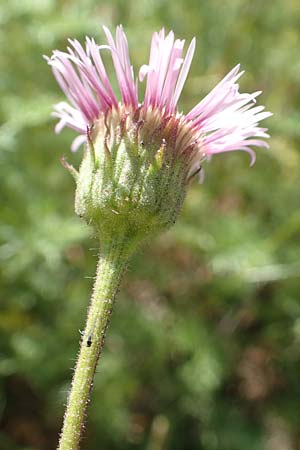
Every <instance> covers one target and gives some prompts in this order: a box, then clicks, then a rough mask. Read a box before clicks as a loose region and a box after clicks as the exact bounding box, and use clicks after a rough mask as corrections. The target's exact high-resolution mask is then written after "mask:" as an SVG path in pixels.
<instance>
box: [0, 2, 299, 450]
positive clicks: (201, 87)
mask: <svg viewBox="0 0 300 450" xmlns="http://www.w3.org/2000/svg"><path fill="white" fill-rule="evenodd" d="M119 23H122V24H123V25H124V27H125V30H126V32H127V36H128V40H129V45H130V50H131V57H132V60H133V63H134V66H135V68H136V69H137V67H138V66H139V65H141V64H143V63H144V62H146V61H147V59H148V52H149V42H150V38H151V34H152V32H153V31H154V30H157V29H159V28H160V27H162V26H165V27H166V29H167V30H170V29H173V30H174V31H175V33H176V35H177V36H178V37H180V38H186V39H187V40H190V39H191V38H192V37H193V36H196V37H197V49H196V56H195V58H194V62H193V65H192V69H191V74H190V76H189V79H188V82H187V84H186V87H185V90H184V93H183V96H182V99H181V103H180V108H182V109H183V110H184V111H188V109H189V108H190V107H192V106H193V105H194V104H195V103H196V102H198V101H199V100H200V99H201V98H202V97H203V96H204V95H205V94H207V93H208V92H209V90H210V89H211V88H212V87H213V86H214V85H215V84H216V83H217V81H218V80H219V79H220V78H221V77H222V76H223V75H225V73H227V72H228V71H229V70H230V69H231V68H232V67H233V66H234V65H235V64H236V63H237V62H241V63H242V67H243V68H244V69H245V70H246V74H245V75H244V76H243V77H242V79H241V81H240V84H241V90H242V91H244V92H245V91H246V92H253V91H256V90H263V91H264V93H263V95H262V96H261V97H260V98H259V102H260V103H262V104H266V105H267V109H268V110H271V111H273V112H274V117H273V118H271V119H269V120H268V121H266V122H265V124H266V125H267V126H268V127H269V128H270V132H271V134H272V138H271V140H270V145H271V150H270V151H265V150H260V151H259V152H258V153H257V163H256V165H255V166H254V167H253V168H251V169H250V168H249V157H248V156H247V155H246V154H244V153H235V154H227V155H220V156H217V157H214V158H213V160H212V161H211V163H209V164H206V167H205V170H206V179H205V183H204V184H203V185H199V184H198V183H197V182H195V183H194V184H193V186H192V187H191V189H190V191H189V193H188V196H187V200H186V202H185V207H184V211H183V213H182V215H181V217H180V219H179V221H178V222H177V224H176V226H175V227H174V228H173V229H172V230H170V231H169V232H168V233H166V234H164V235H163V236H161V237H160V238H158V239H156V240H155V241H153V242H151V243H150V244H148V245H146V246H145V248H144V249H143V251H140V252H139V253H138V254H137V255H136V256H135V258H134V259H133V261H132V264H131V266H130V268H129V270H128V273H127V275H126V279H125V281H124V283H123V286H122V290H121V293H120V296H119V298H118V301H117V305H116V308H115V311H114V314H113V318H112V321H111V326H110V328H109V332H108V336H107V342H106V347H105V351H104V354H103V357H102V359H101V362H100V365H99V369H98V373H97V375H96V379H95V387H94V392H93V397H92V403H91V406H90V410H89V418H88V424H87V433H86V437H85V438H84V440H83V445H82V447H83V449H85V450H100V449H101V450H121V449H122V450H253V449H255V450H294V449H299V448H300V280H299V275H300V258H299V255H300V233H299V231H300V208H299V206H300V195H299V191H300V189H299V188H300V181H299V173H300V172H299V168H300V3H299V0H265V1H263V2H262V1H261V0H251V1H248V0H223V1H218V0H203V1H201V2H200V1H198V0H172V1H170V0H140V1H139V2H137V1H136V0H127V1H126V2H125V1H124V0H113V1H101V0H97V1H96V0H84V1H83V0H82V1H66V0H65V1H58V0H56V1H55V0H43V1H42V0H23V1H19V0H10V2H9V3H8V2H7V3H6V2H2V3H1V5H0V29H1V31H0V43H1V52H0V61H1V87H0V88H1V104H0V109H1V119H0V120H1V123H2V125H1V128H0V146H1V150H0V175H1V183H0V192H1V194H0V196H1V216H0V217H1V218H0V296H1V299H0V301H1V310H0V448H1V450H52V449H54V448H55V446H56V442H57V435H58V432H59V429H60V426H61V420H62V415H63V410H64V404H65V401H66V395H67V391H68V387H69V383H70V379H71V375H72V369H71V368H72V367H73V365H74V358H75V356H76V352H77V349H78V343H79V339H80V334H79V330H80V329H82V328H83V325H84V321H85V314H86V308H87V304H88V300H89V295H90V292H91V284H92V279H91V277H92V276H93V275H94V272H95V265H96V254H97V248H96V247H97V242H96V241H95V240H94V239H93V238H92V236H91V232H90V230H89V229H88V227H87V226H85V225H84V224H83V223H82V222H81V221H80V220H79V219H78V218H77V217H75V215H74V212H73V197H74V183H73V180H72V179H71V177H70V176H69V174H68V173H67V172H66V171H65V170H64V169H63V168H62V166H61V164H60V157H61V156H62V155H63V154H66V155H67V156H68V159H69V161H70V162H71V163H73V164H74V165H78V164H79V161H80V154H81V152H80V151H79V152H78V153H77V154H75V155H72V154H71V153H70V152H69V147H70V144H71V140H72V138H73V137H74V134H73V133H72V132H71V131H68V130H65V131H64V132H63V133H62V134H61V135H59V136H56V135H55V134H54V132H53V127H54V121H53V120H52V119H51V118H50V112H51V109H52V104H53V103H55V102H57V101H61V100H62V99H63V94H62V93H61V92H60V90H59V88H58V86H57V85H56V82H55V80H54V79H53V76H52V73H51V71H50V69H49V67H48V66H47V65H46V63H45V61H44V60H43V59H42V54H47V55H50V53H51V50H52V49H54V48H59V49H62V50H63V49H65V48H66V45H67V38H68V37H76V38H78V39H79V40H80V41H81V42H82V41H83V40H84V36H85V35H86V34H87V35H90V36H94V37H95V38H96V39H97V40H98V42H100V43H101V42H103V41H104V36H103V33H102V31H101V25H103V24H105V25H107V26H109V27H111V28H114V27H115V25H117V24H119Z"/></svg>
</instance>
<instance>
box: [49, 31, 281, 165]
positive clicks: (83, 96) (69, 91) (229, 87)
mask: <svg viewBox="0 0 300 450" xmlns="http://www.w3.org/2000/svg"><path fill="white" fill-rule="evenodd" d="M104 32H105V34H106V38H107V45H100V46H99V45H97V44H96V42H95V41H94V39H90V38H88V37H87V38H86V45H85V49H84V48H83V47H82V46H81V44H80V43H79V42H78V41H76V40H71V39H70V40H69V43H70V47H68V52H67V53H65V52H61V51H58V50H55V51H54V52H53V55H52V57H51V58H48V57H46V59H47V61H48V64H49V65H50V66H51V67H52V70H53V73H54V76H55V78H56V80H57V82H58V83H59V85H60V87H61V88H62V90H63V92H64V93H65V95H66V97H67V98H68V100H69V103H66V102H61V103H58V104H57V105H55V112H54V113H53V115H54V116H55V117H57V118H59V122H58V124H57V125H56V132H60V131H61V130H62V128H64V127H65V126H68V127H70V128H72V129H74V130H75V131H77V132H78V133H79V137H77V138H76V140H75V141H74V142H73V146H72V148H73V150H76V149H77V148H78V146H79V145H80V144H81V143H83V142H85V141H86V131H87V127H91V126H92V125H93V124H94V123H95V122H96V121H97V120H98V118H99V116H100V115H101V114H104V115H107V114H109V113H110V111H112V110H113V109H116V110H119V109H121V110H122V112H123V114H128V113H129V114H132V116H134V115H135V117H136V121H138V120H141V118H143V120H144V118H145V116H149V110H151V111H154V113H156V110H157V111H158V112H159V114H160V116H161V118H162V119H164V120H166V119H167V118H168V117H171V116H172V117H173V118H174V117H177V118H178V119H179V120H180V121H181V123H185V124H186V125H187V126H188V127H189V128H190V135H191V141H194V142H196V141H197V142H198V144H199V145H198V146H197V150H198V155H199V156H200V158H201V159H202V158H203V157H205V156H209V155H212V154H215V153H221V152H226V151H232V150H246V151H248V152H249V153H251V156H252V162H254V158H255V155H254V152H253V150H251V147H268V145H267V143H266V142H265V141H263V140H262V138H267V137H269V136H268V135H267V133H266V131H267V130H266V128H261V127H259V125H258V124H259V122H260V121H261V120H263V119H265V118H267V117H269V116H271V115H272V114H271V113H269V112H265V111H264V106H254V105H255V103H256V97H258V95H260V94H261V92H254V93H253V94H241V93H240V92H239V85H238V84H237V81H238V79H239V78H240V77H241V76H242V75H243V73H244V72H240V65H237V66H236V67H234V68H233V69H232V70H231V71H230V72H229V73H228V74H227V75H226V76H225V78H224V79H223V80H222V81H221V82H220V83H219V84H218V85H217V86H216V87H215V88H214V89H213V90H212V91H211V92H210V93H209V94H208V95H207V96H206V97H205V98H204V99H203V100H201V101H200V102H199V103H198V104H197V105H196V106H195V107H194V108H193V109H192V110H191V111H190V112H188V114H186V115H183V114H179V113H178V110H177V104H178V100H179V97H180V94H181V92H182V89H183V87H184V84H185V81H186V78H187V75H188V72H189V69H190V66H191V62H192V59H193V56H194V51H195V38H194V39H193V40H192V42H191V43H190V45H189V47H188V50H187V52H186V54H185V56H183V49H184V44H185V41H184V40H180V39H175V37H174V33H173V32H172V31H171V32H170V33H169V34H167V35H165V31H164V29H162V30H161V31H160V32H158V33H157V32H155V33H154V34H153V36H152V41H151V48H150V58H149V63H148V64H147V65H143V66H142V67H141V68H140V70H139V81H140V82H143V80H144V79H145V78H146V79H147V82H146V91H145V98H144V100H143V101H142V102H139V100H138V80H137V79H135V77H134V72H133V67H132V65H131V62H130V56H129V50H128V43H127V39H126V35H125V33H124V31H123V28H122V26H119V27H117V31H116V38H115V40H114V39H113V36H112V35H111V33H110V31H109V30H108V29H107V28H106V27H104ZM104 51H109V52H110V54H111V58H112V61H113V64H114V68H115V72H116V76H117V80H118V86H119V90H120V93H121V98H122V99H121V101H119V100H118V96H117V95H116V94H115V93H114V91H113V88H112V86H111V83H110V81H109V77H108V75H107V72H106V69H105V66H104V64H103V60H102V56H101V55H102V53H103V52H104Z"/></svg>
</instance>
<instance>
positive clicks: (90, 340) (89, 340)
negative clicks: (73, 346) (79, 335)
mask: <svg viewBox="0 0 300 450" xmlns="http://www.w3.org/2000/svg"><path fill="white" fill-rule="evenodd" d="M92 342H93V341H92V335H91V334H89V335H88V338H87V341H86V346H87V347H90V346H91V345H92Z"/></svg>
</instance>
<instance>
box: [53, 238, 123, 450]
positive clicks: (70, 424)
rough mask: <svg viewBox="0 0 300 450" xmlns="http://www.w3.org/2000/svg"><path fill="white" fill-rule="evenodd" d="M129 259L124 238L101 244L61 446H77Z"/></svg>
mask: <svg viewBox="0 0 300 450" xmlns="http://www.w3.org/2000/svg"><path fill="white" fill-rule="evenodd" d="M127 260H128V251H126V249H125V245H124V241H123V242H122V241H121V242H120V241H119V240H118V239H113V240H111V241H110V242H109V243H107V244H106V245H104V246H101V251H100V256H99V263H98V267H97V274H96V279H95V284H94V289H93V294H92V298H91V303H90V307H89V311H88V317H87V322H86V328H85V331H84V333H83V336H82V341H81V348H80V352H79V356H78V360H77V363H76V367H75V372H74V376H73V381H72V386H71V391H70V394H69V399H68V404H67V409H66V413H65V417H64V425H63V429H62V432H61V436H60V442H59V446H58V450H78V449H79V443H80V439H81V435H82V432H83V429H84V424H85V416H86V409H87V406H88V404H89V401H90V392H91V389H92V386H93V379H94V374H95V370H96V366H97V362H98V359H99V356H100V354H101V351H102V348H103V344H104V339H105V332H106V329H107V326H108V323H109V319H110V316H111V313H112V307H113V303H114V299H115V296H116V294H117V292H118V288H119V284H120V281H121V277H122V274H123V272H124V269H125V267H126V263H127Z"/></svg>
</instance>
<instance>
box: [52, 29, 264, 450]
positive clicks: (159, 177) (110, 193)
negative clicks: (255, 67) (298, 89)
mask: <svg viewBox="0 0 300 450" xmlns="http://www.w3.org/2000/svg"><path fill="white" fill-rule="evenodd" d="M104 32H105V34H106V38H107V44H106V45H101V46H99V45H97V44H96V43H95V41H94V40H93V39H90V38H87V39H86V45H85V48H83V47H82V46H81V45H80V44H79V42H78V41H76V40H70V41H69V42H70V47H69V48H68V52H67V53H64V52H60V51H57V50H56V51H54V52H53V55H52V57H51V58H46V59H47V61H48V64H49V65H50V66H51V67H52V70H53V73H54V76H55V78H56V80H57V82H58V83H59V85H60V87H61V88H62V90H63V92H64V93H65V95H66V97H67V99H68V102H62V103H59V104H57V105H56V106H55V112H54V116H55V117H57V118H58V119H59V122H58V124H57V125H56V131H57V132H60V131H61V130H62V129H63V128H64V127H65V126H67V127H69V128H72V129H73V130H75V131H76V132H77V133H78V136H77V137H76V138H75V140H74V141H73V144H72V149H73V150H76V149H77V148H78V147H79V146H80V145H81V144H82V143H85V151H84V154H83V160H82V163H81V166H80V169H79V171H77V170H76V169H74V168H73V167H72V166H70V165H69V164H68V163H66V162H64V164H65V166H66V167H67V168H68V169H69V170H70V172H71V173H72V175H73V176H74V178H75V180H76V184H77V188H76V195H75V210H76V213H77V214H78V215H79V216H81V217H83V218H84V219H85V220H86V221H87V222H88V223H90V224H92V225H93V226H94V228H95V230H96V232H97V235H98V236H99V239H100V252H99V265H98V268H97V276H96V281H95V286H94V290H93V295H92V299H91V305H90V308H89V313H88V319H87V324H86V329H85V331H84V333H83V337H82V343H81V350H80V353H79V356H78V361H77V365H76V369H75V372H74V378H73V383H72V388H71V391H70V395H69V400H68V406H67V410H66V414H65V420H64V426H63V430H62V434H61V439H60V444H59V450H77V449H78V448H79V441H80V437H81V432H82V430H83V428H84V418H85V411H86V407H87V404H88V402H89V393H90V391H91V387H92V384H93V376H94V372H95V369H96V365H97V361H98V357H99V354H100V352H101V349H102V346H103V342H104V336H105V331H106V328H107V324H108V321H109V317H110V314H111V310H112V304H113V300H114V297H115V295H116V293H117V291H118V287H119V283H120V280H121V276H122V273H123V271H124V268H125V266H126V264H127V261H128V258H129V257H130V255H131V254H132V252H133V251H134V250H135V248H136V247H137V245H139V243H140V242H142V241H143V240H145V239H147V238H148V239H149V238H150V237H151V236H154V235H155V234H157V233H159V232H160V231H162V230H165V229H166V228H168V227H169V226H170V225H172V224H173V223H174V222H175V220H176V218H177V215H178V213H179V211H180V209H181V206H182V203H183V200H184V198H185V192H186V188H187V185H188V182H189V180H190V179H191V178H192V177H193V176H194V175H195V174H196V173H197V172H199V169H200V168H201V163H202V161H203V160H205V159H207V158H209V157H210V156H211V155H214V154H216V153H221V152H228V151H234V150H244V151H246V152H248V153H250V155H251V162H252V163H253V162H254V160H255V153H254V151H253V147H267V146H268V145H267V143H266V142H265V141H264V140H263V139H264V138H267V137H268V135H267V133H266V129H265V128H261V127H260V126H259V122H260V121H261V120H263V119H265V118H267V117H269V116H270V115H271V114H270V113H268V112H264V107H263V106H256V105H255V102H256V97H257V96H258V95H259V94H260V92H255V93H253V94H241V93H240V92H239V85H238V84H237V81H238V79H239V78H240V76H241V75H242V73H243V72H240V67H239V65H238V66H236V67H235V68H234V69H232V70H231V72H229V73H228V75H227V76H226V77H225V78H224V79H223V80H222V81H221V82H220V83H219V84H218V85H217V86H216V87H215V88H214V89H213V90H212V91H211V92H210V93H209V94H208V95H207V96H206V97H205V98H204V99H203V100H202V101H200V103H198V104H197V105H196V106H195V107H194V108H193V109H192V110H191V111H190V112H189V113H188V114H186V115H184V114H181V113H180V112H179V111H178V109H177V104H178V100H179V97H180V94H181V92H182V89H183V86H184V83H185V81H186V78H187V75H188V72H189V69H190V66H191V62H192V59H193V55H194V51H195V39H193V40H192V41H191V43H190V45H189V47H188V49H187V52H186V53H185V56H184V54H183V49H184V41H183V40H180V39H175V38H174V33H173V32H170V33H169V34H168V35H165V31H164V30H163V29H162V30H161V31H160V32H159V33H154V34H153V37H152V42H151V48H150V58H149V63H148V64H146V65H143V66H142V67H141V68H140V71H139V78H138V80H137V79H136V78H135V76H134V71H133V68H132V66H131V63H130V58H129V50H128V44H127V39H126V36H125V33H124V31H123V29H122V27H121V26H120V27H117V31H116V38H115V40H114V38H113V37H112V35H111V33H110V31H109V30H108V29H107V28H104ZM103 52H109V55H110V57H111V58H112V61H113V65H114V68H115V74H116V78H117V85H118V90H119V91H120V92H119V94H117V93H116V92H115V90H114V89H113V86H112V84H111V82H110V80H109V77H108V75H107V72H106V69H105V65H104V63H103V60H102V55H103ZM145 79H146V89H145V97H144V100H143V101H142V102H141V101H139V99H138V85H139V83H143V82H144V80H145Z"/></svg>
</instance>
